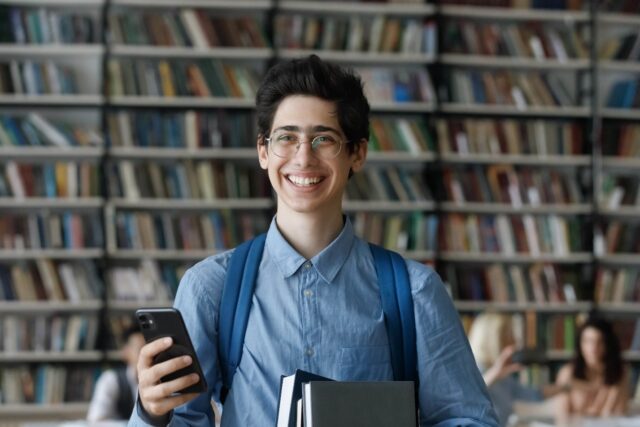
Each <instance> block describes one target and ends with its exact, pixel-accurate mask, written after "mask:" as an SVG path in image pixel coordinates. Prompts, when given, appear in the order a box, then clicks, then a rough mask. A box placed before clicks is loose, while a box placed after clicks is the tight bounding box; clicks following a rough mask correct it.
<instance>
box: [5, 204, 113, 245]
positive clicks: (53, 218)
mask: <svg viewBox="0 0 640 427" xmlns="http://www.w3.org/2000/svg"><path fill="white" fill-rule="evenodd" d="M102 236H103V233H102V220H101V218H100V216H99V215H95V214H84V213H83V214H80V213H72V212H63V213H54V212H50V213H47V212H37V213H29V214H27V215H19V214H14V213H6V214H4V213H3V215H2V216H1V217H0V249H11V250H23V249H44V248H48V249H55V248H59V249H85V248H102V244H103V240H102Z"/></svg>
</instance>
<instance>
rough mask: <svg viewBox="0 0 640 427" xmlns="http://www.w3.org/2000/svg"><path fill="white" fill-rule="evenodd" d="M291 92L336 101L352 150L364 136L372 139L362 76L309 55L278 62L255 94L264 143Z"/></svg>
mask: <svg viewBox="0 0 640 427" xmlns="http://www.w3.org/2000/svg"><path fill="white" fill-rule="evenodd" d="M290 95H310V96H316V97H318V98H321V99H324V100H327V101H331V102H334V103H335V105H336V109H337V116H338V122H339V123H340V127H341V128H342V131H343V132H344V134H345V136H346V137H347V140H348V141H349V142H350V143H349V144H347V147H348V150H349V152H350V153H352V152H353V151H354V150H355V147H356V146H357V144H360V143H361V141H362V140H363V139H364V140H368V139H369V111H370V108H369V102H368V101H367V98H366V97H365V96H364V92H363V84H362V80H361V79H360V77H358V76H357V75H356V74H355V73H354V72H353V71H352V70H351V69H347V68H343V67H340V66H338V65H335V64H332V63H329V62H325V61H323V60H322V59H320V58H319V57H318V56H316V55H310V56H308V57H306V58H301V59H293V60H291V61H287V62H282V63H280V64H277V65H275V66H274V67H272V68H271V69H270V70H269V71H268V72H267V74H266V75H265V77H264V79H263V81H262V83H261V85H260V87H259V88H258V92H257V94H256V114H257V117H258V137H259V139H260V143H261V144H264V143H265V141H264V138H265V137H267V136H268V135H269V133H270V132H271V125H272V124H273V117H274V116H275V113H276V110H277V109H278V106H279V105H280V102H281V101H282V100H283V99H284V98H286V97H287V96H290Z"/></svg>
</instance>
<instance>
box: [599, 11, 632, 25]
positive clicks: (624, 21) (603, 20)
mask: <svg viewBox="0 0 640 427" xmlns="http://www.w3.org/2000/svg"><path fill="white" fill-rule="evenodd" d="M598 24H607V25H633V26H638V25H640V15H634V14H631V13H609V12H601V13H599V14H598Z"/></svg>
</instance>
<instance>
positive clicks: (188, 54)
mask: <svg viewBox="0 0 640 427" xmlns="http://www.w3.org/2000/svg"><path fill="white" fill-rule="evenodd" d="M110 53H111V55H112V56H114V57H137V58H205V59H210V58H218V59H247V60H257V59H270V58H272V57H273V56H274V51H273V49H267V48H264V49H263V48H229V47H226V48H225V47H219V48H208V49H197V48H193V47H175V46H131V45H113V47H111V52H110Z"/></svg>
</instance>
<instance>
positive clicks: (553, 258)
mask: <svg viewBox="0 0 640 427" xmlns="http://www.w3.org/2000/svg"><path fill="white" fill-rule="evenodd" d="M438 258H440V259H441V260H442V261H445V262H460V263H470V264H487V263H505V264H531V263H537V262H551V263H554V264H587V263H590V262H592V261H593V255H592V254H591V253H586V252H584V253H582V252H581V253H572V254H570V255H555V254H541V255H538V256H535V255H506V254H502V253H471V252H452V251H444V252H441V253H440V254H439V255H438Z"/></svg>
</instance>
